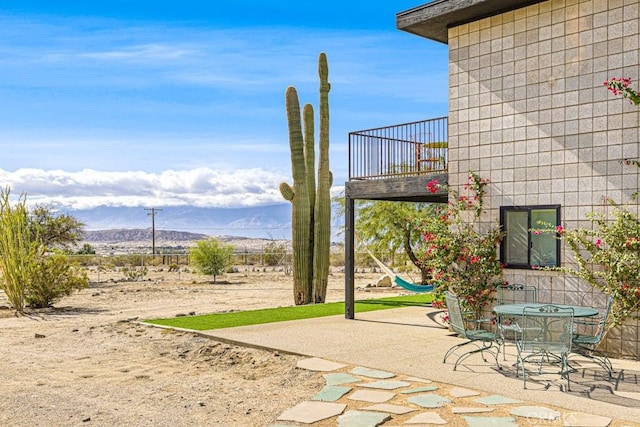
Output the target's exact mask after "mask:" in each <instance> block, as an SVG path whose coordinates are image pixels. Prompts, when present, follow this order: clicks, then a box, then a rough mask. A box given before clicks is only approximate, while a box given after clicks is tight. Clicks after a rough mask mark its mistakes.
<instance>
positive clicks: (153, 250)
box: [144, 208, 162, 255]
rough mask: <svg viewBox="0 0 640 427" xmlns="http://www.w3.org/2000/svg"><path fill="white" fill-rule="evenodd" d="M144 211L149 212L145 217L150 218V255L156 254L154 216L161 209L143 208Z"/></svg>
mask: <svg viewBox="0 0 640 427" xmlns="http://www.w3.org/2000/svg"><path fill="white" fill-rule="evenodd" d="M144 210H145V211H151V212H149V213H148V214H147V216H150V217H151V245H152V246H151V254H152V255H155V254H156V214H157V213H158V212H160V211H161V210H162V209H157V208H145V209H144Z"/></svg>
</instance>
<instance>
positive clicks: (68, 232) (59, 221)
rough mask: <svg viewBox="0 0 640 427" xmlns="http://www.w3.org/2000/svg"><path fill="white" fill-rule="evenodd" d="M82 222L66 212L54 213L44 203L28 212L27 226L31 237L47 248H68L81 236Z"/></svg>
mask: <svg viewBox="0 0 640 427" xmlns="http://www.w3.org/2000/svg"><path fill="white" fill-rule="evenodd" d="M83 227H84V224H83V223H82V222H80V221H78V220H77V219H75V218H74V217H72V216H70V215H67V214H60V215H54V214H53V210H52V209H51V208H49V207H47V206H44V205H36V206H35V207H34V208H33V210H32V211H31V212H30V213H29V228H30V230H31V234H32V237H33V238H34V239H35V238H36V236H37V239H38V240H39V241H40V242H42V244H44V245H45V246H46V247H47V248H69V247H71V246H77V245H78V243H79V242H80V241H81V240H82V237H83V233H84V232H83Z"/></svg>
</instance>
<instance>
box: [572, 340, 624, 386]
mask: <svg viewBox="0 0 640 427" xmlns="http://www.w3.org/2000/svg"><path fill="white" fill-rule="evenodd" d="M575 353H576V354H579V355H580V356H583V357H586V358H587V359H591V360H593V361H594V362H595V363H596V364H597V365H599V366H600V367H601V368H602V369H604V370H605V371H607V374H608V375H609V378H611V377H613V374H614V373H615V370H614V369H613V365H612V364H611V361H610V360H609V358H608V357H607V355H606V354H604V353H602V352H601V351H598V350H596V349H593V348H590V347H586V346H582V345H576V351H575Z"/></svg>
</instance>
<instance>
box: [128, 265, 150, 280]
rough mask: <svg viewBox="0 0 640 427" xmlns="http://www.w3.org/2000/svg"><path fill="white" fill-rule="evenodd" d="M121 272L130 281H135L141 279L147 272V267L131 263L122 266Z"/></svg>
mask: <svg viewBox="0 0 640 427" xmlns="http://www.w3.org/2000/svg"><path fill="white" fill-rule="evenodd" d="M122 273H123V274H124V276H125V277H126V278H127V280H129V281H131V282H137V281H139V280H143V279H144V278H145V277H146V276H147V274H148V273H149V269H148V268H147V267H136V266H133V265H125V266H124V267H122Z"/></svg>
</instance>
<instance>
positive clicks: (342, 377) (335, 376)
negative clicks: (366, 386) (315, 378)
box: [322, 373, 362, 385]
mask: <svg viewBox="0 0 640 427" xmlns="http://www.w3.org/2000/svg"><path fill="white" fill-rule="evenodd" d="M322 376H323V377H324V379H325V381H327V385H342V384H349V383H357V382H360V381H362V379H360V378H358V377H356V376H355V375H351V374H343V373H332V374H324V375H322Z"/></svg>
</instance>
